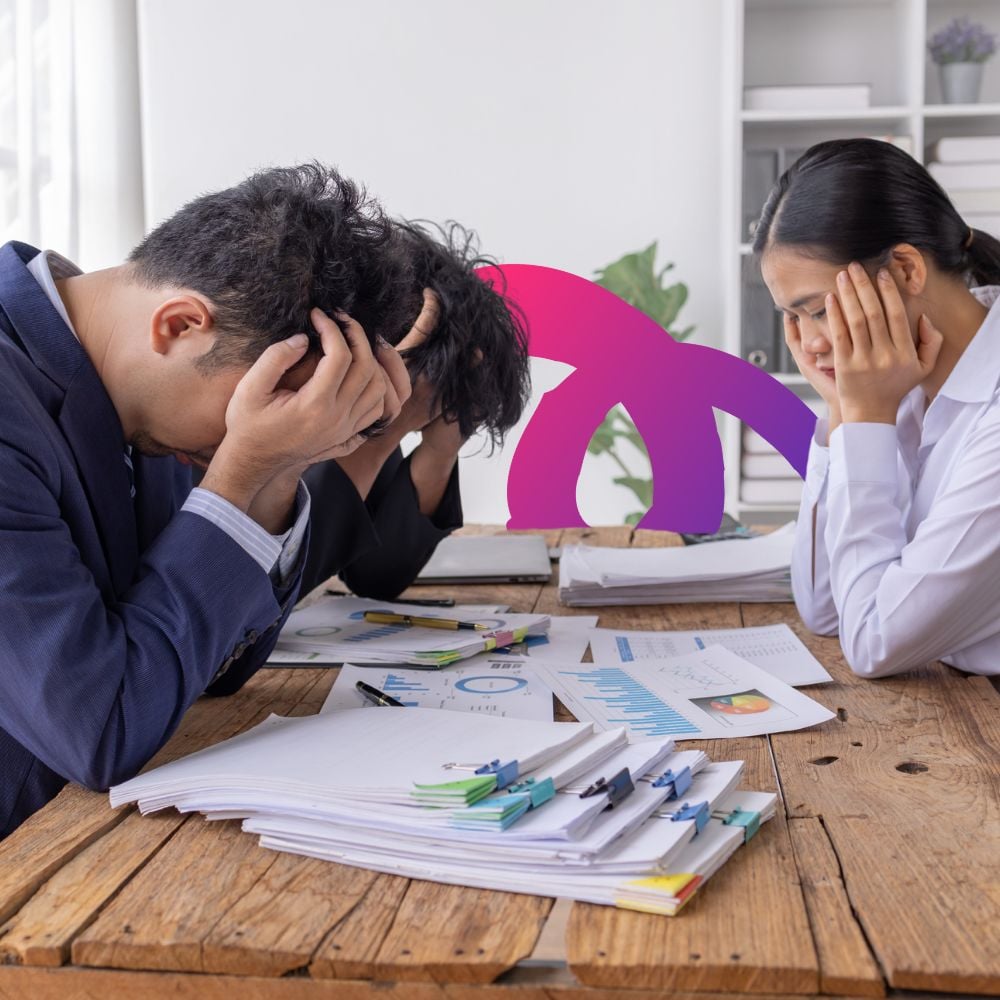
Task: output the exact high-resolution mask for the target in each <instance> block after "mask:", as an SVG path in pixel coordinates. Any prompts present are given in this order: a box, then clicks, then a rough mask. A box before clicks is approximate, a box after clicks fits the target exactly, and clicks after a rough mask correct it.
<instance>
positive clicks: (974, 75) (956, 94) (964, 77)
mask: <svg viewBox="0 0 1000 1000" xmlns="http://www.w3.org/2000/svg"><path fill="white" fill-rule="evenodd" d="M939 68H940V70H941V96H942V97H943V98H944V103H945V104H975V103H977V102H978V100H979V86H980V84H981V83H982V82H983V64H982V63H978V62H955V63H943V64H942V65H941V66H940V67H939Z"/></svg>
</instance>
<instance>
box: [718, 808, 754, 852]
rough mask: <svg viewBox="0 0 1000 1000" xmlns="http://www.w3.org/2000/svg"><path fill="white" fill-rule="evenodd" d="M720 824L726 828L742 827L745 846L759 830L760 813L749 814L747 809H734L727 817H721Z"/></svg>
mask: <svg viewBox="0 0 1000 1000" xmlns="http://www.w3.org/2000/svg"><path fill="white" fill-rule="evenodd" d="M722 822H723V823H725V825H726V826H742V827H743V843H744V844H745V843H746V842H747V841H748V840H751V839H752V838H753V836H754V834H755V833H756V832H757V831H758V830H759V829H760V813H759V812H751V811H750V810H749V809H734V810H733V811H732V812H731V813H729V815H728V816H725V817H723V820H722Z"/></svg>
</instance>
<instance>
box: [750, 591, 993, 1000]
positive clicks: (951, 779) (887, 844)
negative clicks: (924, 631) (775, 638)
mask: <svg viewBox="0 0 1000 1000" xmlns="http://www.w3.org/2000/svg"><path fill="white" fill-rule="evenodd" d="M782 613H783V614H785V615H787V614H788V612H787V610H785V611H784V612H782V611H780V610H778V609H777V608H776V607H775V606H759V607H757V608H754V609H750V608H749V606H747V607H745V608H744V614H745V616H746V618H747V623H748V624H756V623H758V622H760V623H763V622H766V621H770V620H774V619H775V618H776V617H777V616H779V615H781V614H782ZM799 631H800V634H801V635H802V638H803V640H804V641H805V642H806V643H807V644H808V645H809V646H810V647H811V648H812V649H813V651H814V652H815V653H816V655H817V656H819V657H820V658H821V660H822V661H823V663H824V665H825V666H826V667H827V669H828V670H829V671H830V672H831V674H833V676H834V681H835V683H833V684H829V685H825V686H822V687H815V688H811V689H809V694H810V695H811V696H812V697H814V698H816V699H817V700H818V701H820V702H822V703H823V704H825V705H827V707H829V708H830V709H832V710H833V711H835V712H837V715H838V718H837V719H836V720H833V721H831V722H829V723H826V724H825V725H824V726H821V727H817V728H814V729H809V730H804V731H802V732H798V733H782V734H776V735H775V736H773V737H771V742H772V745H773V747H774V753H775V758H776V760H777V763H778V768H779V771H780V773H781V777H782V783H783V787H784V789H785V795H786V800H787V805H788V810H789V814H790V815H791V816H793V817H818V816H822V817H823V822H824V825H825V828H826V832H827V834H828V835H829V838H830V841H831V843H832V845H833V848H834V850H835V851H836V854H837V858H838V862H839V865H840V868H841V870H842V872H843V878H844V884H845V886H846V888H847V893H848V896H849V898H850V901H851V904H852V906H853V908H854V911H855V913H856V914H857V915H858V917H859V918H860V920H861V924H862V926H863V928H864V931H865V934H866V936H867V939H868V941H869V943H870V944H871V947H872V948H873V949H874V951H875V955H876V957H877V959H878V962H879V964H880V965H881V967H882V969H883V970H884V972H885V975H886V977H887V979H888V981H889V984H890V985H892V986H895V987H899V988H907V989H932V990H942V991H946V992H952V993H963V992H964V993H969V992H971V993H975V992H984V993H1000V850H998V849H997V845H998V844H1000V697H997V695H996V691H995V689H994V688H993V686H992V685H991V684H990V683H989V682H988V681H987V680H986V679H985V678H981V677H964V676H963V675H961V674H959V673H957V672H956V671H953V670H951V669H950V668H948V667H945V666H943V665H942V664H930V665H928V666H926V667H924V668H921V669H920V670H914V671H911V672H910V673H908V674H906V675H903V676H899V677H891V678H886V679H884V680H879V681H868V680H864V679H862V678H859V677H856V676H855V675H854V674H853V673H852V672H851V671H850V669H849V668H848V667H847V665H846V664H845V662H844V660H843V657H842V656H841V655H840V651H839V647H837V646H836V640H830V639H819V638H817V637H813V636H811V635H809V634H808V633H807V632H805V630H804V629H801V628H800V629H799Z"/></svg>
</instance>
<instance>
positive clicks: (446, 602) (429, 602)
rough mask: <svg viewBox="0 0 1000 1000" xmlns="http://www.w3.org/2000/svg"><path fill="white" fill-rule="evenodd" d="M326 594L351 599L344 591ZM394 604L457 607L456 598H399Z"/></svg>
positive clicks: (329, 591) (333, 591) (332, 591)
mask: <svg viewBox="0 0 1000 1000" xmlns="http://www.w3.org/2000/svg"><path fill="white" fill-rule="evenodd" d="M323 593H324V594H327V595H329V596H330V597H350V596H351V595H350V594H348V593H347V592H346V591H343V590H324V591H323ZM393 603H394V604H418V605H420V606H421V607H424V608H453V607H454V606H455V598H454V597H411V598H409V599H405V598H401V597H397V598H396V600H395V601H394V602H393Z"/></svg>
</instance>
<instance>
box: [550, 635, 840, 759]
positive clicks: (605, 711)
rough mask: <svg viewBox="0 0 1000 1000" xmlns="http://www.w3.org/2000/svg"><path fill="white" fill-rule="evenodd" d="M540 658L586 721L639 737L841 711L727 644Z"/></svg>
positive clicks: (798, 725)
mask: <svg viewBox="0 0 1000 1000" xmlns="http://www.w3.org/2000/svg"><path fill="white" fill-rule="evenodd" d="M595 661H596V662H594V663H553V662H551V661H538V660H535V661H533V666H534V668H535V670H536V671H537V672H538V675H539V676H540V677H541V678H542V679H543V680H544V681H546V682H547V683H548V685H549V686H550V687H551V689H552V691H553V692H554V693H555V695H556V697H557V698H558V699H559V700H560V701H561V702H562V703H563V704H564V705H565V706H566V707H567V708H568V709H569V710H570V711H571V712H572V713H573V714H574V715H575V716H576V717H577V719H579V720H580V721H581V722H583V721H590V722H596V723H597V724H598V725H599V726H601V727H602V728H604V729H614V728H616V727H618V726H624V727H625V728H626V730H627V731H628V734H629V739H630V740H631V741H633V742H634V741H636V740H647V739H662V738H663V737H664V736H674V737H676V738H677V739H688V740H709V739H726V738H732V737H736V736H759V735H761V734H763V733H780V732H787V731H789V730H792V729H805V728H807V727H809V726H815V725H817V724H818V723H820V722H825V721H826V720H827V719H832V718H833V713H832V712H831V711H830V710H829V709H827V708H825V707H824V706H823V705H821V704H820V703H819V702H817V701H814V700H813V699H812V698H809V697H808V696H807V695H804V694H802V692H801V691H796V690H795V688H793V687H791V686H790V685H788V684H786V683H785V682H784V681H781V680H779V679H778V678H777V677H775V676H774V675H773V674H770V673H768V672H767V671H766V670H763V669H762V668H761V667H759V666H757V665H756V664H753V663H751V662H750V661H749V660H745V659H743V657H741V656H737V655H736V654H735V653H733V652H732V651H731V650H728V649H726V648H725V647H724V646H718V645H716V646H708V647H707V648H705V649H703V650H699V651H698V652H696V653H688V654H685V655H683V656H675V657H670V658H667V659H652V658H649V659H637V660H635V661H634V662H631V663H622V662H614V661H612V660H610V659H601V658H600V657H599V656H598V654H597V651H596V650H595Z"/></svg>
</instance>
